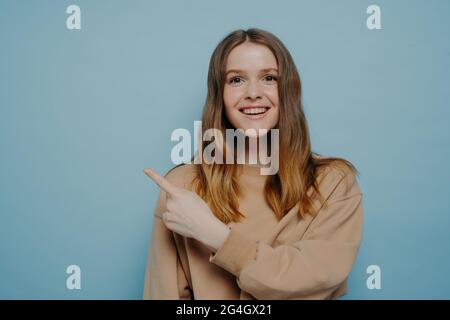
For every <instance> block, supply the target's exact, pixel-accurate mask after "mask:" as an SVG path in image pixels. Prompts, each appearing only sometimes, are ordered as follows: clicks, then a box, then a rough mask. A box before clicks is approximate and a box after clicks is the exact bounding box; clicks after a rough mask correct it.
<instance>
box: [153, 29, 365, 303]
mask: <svg viewBox="0 0 450 320" xmlns="http://www.w3.org/2000/svg"><path fill="white" fill-rule="evenodd" d="M212 128H214V129H218V130H219V131H220V132H223V135H224V136H225V130H226V129H238V128H241V129H243V130H247V129H252V128H253V129H267V130H270V129H278V130H279V131H278V132H279V137H280V139H279V144H278V146H277V147H278V150H277V151H278V152H279V168H278V171H277V172H276V173H275V174H272V175H262V174H261V171H260V169H261V167H263V165H262V164H261V163H260V162H259V163H257V164H250V163H245V164H238V163H235V164H220V163H206V162H202V163H201V164H184V165H180V166H177V167H175V168H173V169H172V170H170V171H169V172H168V173H167V174H166V176H165V177H162V176H160V175H158V174H157V173H155V172H154V171H153V170H151V169H145V170H144V172H145V173H146V174H147V175H148V176H149V177H150V178H151V179H152V180H154V181H155V182H156V183H157V184H158V186H159V187H160V188H161V193H160V196H159V199H158V203H157V207H156V210H155V219H154V225H153V233H152V239H151V243H150V246H149V254H148V262H147V270H146V275H145V284H144V299H336V298H338V297H339V296H341V295H343V294H345V293H346V292H347V278H348V275H349V273H350V271H351V268H352V265H353V263H354V261H355V258H356V255H357V252H358V249H359V245H360V241H361V237H362V225H363V207H362V194H361V191H360V188H359V186H358V183H357V181H356V176H357V174H358V172H357V171H356V169H355V168H354V166H353V165H352V164H351V163H350V162H348V161H346V160H344V159H339V158H331V157H323V156H319V155H318V154H317V153H314V152H312V151H311V145H310V138H309V132H308V126H307V121H306V119H305V115H304V112H303V107H302V104H301V83H300V78H299V75H298V72H297V69H296V67H295V64H294V62H293V59H292V57H291V55H290V54H289V52H288V50H287V49H286V48H285V46H284V45H283V44H282V42H281V41H280V40H279V39H278V38H277V37H276V36H274V35H273V34H271V33H269V32H267V31H263V30H260V29H249V30H246V31H245V30H237V31H234V32H232V33H231V34H229V35H228V36H227V37H225V38H224V39H223V40H222V41H221V42H220V43H219V45H218V46H217V47H216V49H215V51H214V53H213V55H212V57H211V61H210V65H209V73H208V96H207V99H206V103H205V107H204V111H203V116H202V131H203V132H205V130H207V129H212ZM245 132H247V131H245ZM269 134H270V133H269ZM246 138H247V139H248V140H251V139H257V140H260V139H262V138H263V136H262V135H260V134H259V131H258V134H257V135H256V136H255V135H250V134H249V135H247V136H246ZM207 145H208V142H203V143H202V144H201V146H200V149H201V150H199V154H200V155H202V151H203V150H204V149H205V148H206V147H207ZM247 146H248V145H247ZM231 147H232V146H230V145H229V144H225V150H224V153H226V152H227V148H231ZM273 149H274V148H273V146H272V149H271V150H273ZM251 152H254V150H253V151H252V150H251V149H249V148H248V147H247V149H246V158H247V157H248V156H249V153H251Z"/></svg>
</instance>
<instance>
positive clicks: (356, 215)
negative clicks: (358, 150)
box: [143, 165, 363, 300]
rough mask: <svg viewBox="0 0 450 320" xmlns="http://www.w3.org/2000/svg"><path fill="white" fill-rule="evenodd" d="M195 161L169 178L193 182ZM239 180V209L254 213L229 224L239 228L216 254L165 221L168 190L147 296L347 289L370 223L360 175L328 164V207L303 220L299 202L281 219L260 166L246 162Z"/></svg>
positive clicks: (329, 294) (316, 295)
mask: <svg viewBox="0 0 450 320" xmlns="http://www.w3.org/2000/svg"><path fill="white" fill-rule="evenodd" d="M193 166H194V165H183V166H181V167H178V168H176V169H174V170H172V171H170V172H169V174H167V176H166V178H167V179H168V180H169V181H171V182H172V183H174V184H176V185H178V186H182V187H185V188H189V181H190V179H192V177H193ZM239 179H240V184H241V186H242V190H243V196H242V197H241V198H240V199H239V210H240V211H241V212H242V213H243V214H245V216H246V218H245V219H244V220H243V221H242V222H238V223H234V222H232V223H230V224H228V226H229V227H230V230H231V232H230V234H229V235H228V237H227V238H226V240H225V242H224V243H223V245H222V246H221V247H220V248H219V250H218V251H217V252H216V253H213V252H211V251H210V249H208V248H207V247H206V246H205V245H203V244H202V243H200V242H199V241H197V240H194V239H191V238H185V237H183V236H180V235H178V234H176V233H174V232H172V231H170V230H168V229H167V228H166V227H165V225H164V222H163V221H162V218H161V214H162V213H163V212H164V211H165V199H166V194H165V192H164V191H161V193H160V196H159V199H158V203H157V206H156V210H155V218H154V224H153V232H152V237H151V241H150V245H149V253H148V261H147V269H146V273H145V283H144V295H143V298H144V299H196V300H210V299H225V300H228V299H235V300H239V299H240V300H246V299H264V300H267V299H336V298H338V297H339V296H341V295H343V294H345V293H346V292H347V277H348V275H349V273H350V271H351V268H352V265H353V263H354V261H355V258H356V255H357V252H358V248H359V245H360V241H361V237H362V227H363V206H362V193H361V191H360V188H359V186H358V183H357V181H356V177H355V175H354V174H352V173H345V174H344V172H343V171H342V170H339V169H335V168H327V169H326V170H324V171H323V173H322V174H321V175H320V176H319V181H321V182H320V186H319V189H320V191H321V192H322V195H323V196H324V197H325V198H327V200H328V203H329V206H328V208H324V207H322V208H321V209H320V211H319V212H318V213H317V215H316V216H315V217H314V218H313V217H311V216H310V215H307V216H306V217H305V218H303V219H300V218H299V216H298V214H297V212H298V210H297V209H296V208H293V209H292V210H290V211H289V212H288V213H287V214H286V215H285V216H284V217H283V219H281V220H280V221H278V220H277V218H276V217H275V214H274V212H273V211H272V210H271V209H270V207H269V206H268V205H267V204H266V202H265V200H264V193H263V188H264V181H265V179H266V176H262V175H260V173H259V168H258V167H254V166H245V167H244V170H243V173H242V175H241V176H240V177H239ZM315 205H316V206H317V205H319V202H318V200H317V202H316V203H315Z"/></svg>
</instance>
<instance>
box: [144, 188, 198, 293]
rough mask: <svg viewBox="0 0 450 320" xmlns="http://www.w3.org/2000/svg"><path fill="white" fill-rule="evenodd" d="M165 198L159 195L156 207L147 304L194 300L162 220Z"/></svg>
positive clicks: (170, 237)
mask: <svg viewBox="0 0 450 320" xmlns="http://www.w3.org/2000/svg"><path fill="white" fill-rule="evenodd" d="M165 199H166V194H165V192H164V191H162V192H161V193H160V196H159V199H158V203H157V205H156V210H155V215H154V217H155V218H154V222H153V231H152V237H151V243H150V244H149V250H148V257H147V268H146V272H145V282H144V293H143V298H144V299H145V300H148V299H151V300H155V299H158V300H180V299H191V298H192V297H191V291H190V288H189V285H188V282H187V280H186V276H185V273H184V271H183V268H182V267H181V263H180V261H179V258H178V254H177V248H176V245H175V240H174V236H173V232H172V231H170V230H168V229H167V228H166V226H165V224H164V222H163V220H162V218H161V214H162V212H164V211H165V210H166V209H165V207H166V205H165V202H166V201H165Z"/></svg>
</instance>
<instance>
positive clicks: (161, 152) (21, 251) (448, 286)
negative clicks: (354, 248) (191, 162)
mask: <svg viewBox="0 0 450 320" xmlns="http://www.w3.org/2000/svg"><path fill="white" fill-rule="evenodd" d="M71 5H76V6H77V7H78V8H79V9H80V21H79V22H80V25H79V27H80V28H75V29H71V28H68V23H67V20H68V18H69V16H70V15H71V14H70V13H68V8H69V7H70V6H71ZM371 5H376V6H378V8H379V9H380V13H381V15H380V21H381V28H379V29H371V28H369V27H368V24H367V20H368V17H369V16H370V14H369V13H368V12H367V9H368V7H369V6H371ZM449 15H450V2H449V1H443V0H442V1H438V0H434V1H425V0H420V1H419V0H415V1H406V0H397V1H385V0H370V1H367V0H345V1H331V0H329V1H325V0H321V1H313V0H308V1H306V0H305V1H260V0H253V1H237V0H230V1H206V0H193V1H181V0H180V1H174V0H171V1H144V0H139V1H138V0H134V1H125V0H122V1H119V0H115V1H111V0H109V1H105V0H96V1H92V0H91V1H87V0H73V1H65V0H61V1H53V0H39V1H37V0H33V1H15V0H0V152H1V157H0V159H1V165H0V298H1V299H140V298H141V297H142V290H143V281H144V270H145V263H146V255H147V246H148V241H149V237H150V233H151V228H152V223H153V210H154V207H155V204H156V199H157V195H158V192H159V190H158V189H157V187H156V186H155V185H154V184H153V183H152V182H151V181H150V180H149V178H148V177H146V176H145V175H144V173H143V171H142V170H143V168H144V167H152V168H154V169H156V170H157V171H159V172H160V173H164V172H166V171H167V170H168V169H170V168H171V167H172V166H173V164H172V163H171V160H170V153H171V149H172V147H173V146H174V144H175V143H174V142H172V141H171V140H170V134H171V132H172V131H173V130H174V129H176V128H187V129H189V130H190V131H191V132H193V123H194V121H195V120H199V119H200V114H201V111H202V108H203V103H204V100H205V97H206V77H207V69H208V63H209V58H210V56H211V53H212V51H213V49H214V48H215V46H216V45H217V43H218V42H219V41H220V40H221V39H222V38H223V37H224V36H225V35H226V34H227V33H229V32H231V31H233V30H235V29H239V28H244V29H246V28H249V27H258V28H262V29H266V30H268V31H270V32H272V33H274V34H275V35H277V36H278V37H279V38H280V39H281V40H282V41H283V42H284V43H285V45H286V46H287V48H288V49H289V50H290V52H291V54H292V56H293V58H294V60H295V63H296V65H297V67H298V70H299V72H300V76H301V79H302V83H303V93H304V95H303V102H304V105H305V111H306V114H307V118H308V121H309V126H310V130H311V139H312V145H313V151H316V152H319V153H321V154H323V155H333V156H339V157H343V158H346V159H348V160H350V161H351V162H352V163H353V164H354V165H355V166H356V167H357V169H358V170H359V172H360V176H359V180H358V181H359V183H360V187H361V190H362V192H363V203H364V215H365V220H364V239H363V242H362V245H361V248H360V252H359V256H358V258H357V260H356V262H355V265H354V267H353V270H352V273H351V275H350V278H349V293H348V295H346V296H345V297H344V298H343V299H413V298H417V299H431V298H435V299H449V298H450V280H449V277H448V270H450V255H449V254H448V252H449V245H450V233H449V227H450V200H449V190H450V182H449V181H450V169H449V167H448V165H447V164H446V163H447V161H448V159H449V158H450V148H449V146H450V127H449V126H448V121H449V120H450V108H449V100H450V93H449V92H450V90H449V83H450V81H449V80H450V76H449V70H450V43H449V40H448V39H450V28H449V27H448V22H447V20H448V17H449ZM71 265H76V266H79V267H80V270H81V288H80V289H73V290H71V289H69V288H68V287H67V283H66V282H67V279H68V277H69V274H68V273H67V268H68V267H69V266H71ZM374 266H375V267H374ZM373 268H375V269H376V270H377V271H379V275H380V278H379V279H381V282H380V283H379V287H377V288H373V287H371V286H370V285H368V279H370V277H371V274H372V273H371V272H372V271H371V270H375V269H373Z"/></svg>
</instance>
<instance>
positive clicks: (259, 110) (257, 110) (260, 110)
mask: <svg viewBox="0 0 450 320" xmlns="http://www.w3.org/2000/svg"><path fill="white" fill-rule="evenodd" d="M269 109H270V107H251V108H249V107H245V108H241V109H239V111H240V112H241V113H243V114H245V115H249V116H253V115H261V114H264V113H266V112H267V111H268V110H269Z"/></svg>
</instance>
